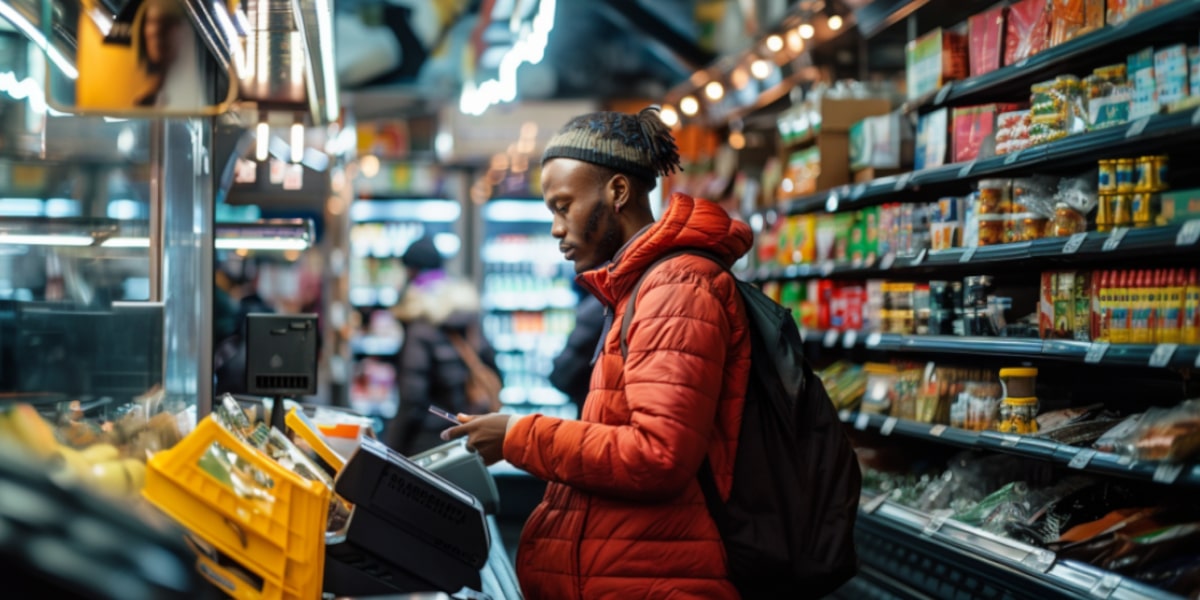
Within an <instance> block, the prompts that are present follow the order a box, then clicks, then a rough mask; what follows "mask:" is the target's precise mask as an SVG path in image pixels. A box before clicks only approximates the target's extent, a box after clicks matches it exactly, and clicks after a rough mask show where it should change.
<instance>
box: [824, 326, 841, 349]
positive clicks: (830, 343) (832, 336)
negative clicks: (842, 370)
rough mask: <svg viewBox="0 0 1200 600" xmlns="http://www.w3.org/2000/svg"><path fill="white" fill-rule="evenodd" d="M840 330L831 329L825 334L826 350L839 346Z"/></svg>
mask: <svg viewBox="0 0 1200 600" xmlns="http://www.w3.org/2000/svg"><path fill="white" fill-rule="evenodd" d="M837 339H838V330H836V329H830V330H829V331H826V332H825V340H824V344H825V347H826V348H832V347H834V346H836V345H837Z"/></svg>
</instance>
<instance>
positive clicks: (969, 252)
mask: <svg viewBox="0 0 1200 600" xmlns="http://www.w3.org/2000/svg"><path fill="white" fill-rule="evenodd" d="M978 249H979V247H978V246H970V247H968V248H967V249H966V250H963V253H962V255H961V256H959V257H958V262H960V263H969V262H971V260H972V259H974V258H975V251H976V250H978Z"/></svg>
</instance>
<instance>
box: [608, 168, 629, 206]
mask: <svg viewBox="0 0 1200 600" xmlns="http://www.w3.org/2000/svg"><path fill="white" fill-rule="evenodd" d="M605 191H606V192H607V193H608V200H609V202H611V203H612V206H613V210H615V211H616V212H621V209H623V208H625V207H626V205H628V204H629V201H630V199H632V197H633V190H632V187H631V186H630V185H629V178H628V177H626V176H625V175H622V174H620V173H617V174H616V175H614V176H613V177H612V179H609V180H608V189H607V190H605Z"/></svg>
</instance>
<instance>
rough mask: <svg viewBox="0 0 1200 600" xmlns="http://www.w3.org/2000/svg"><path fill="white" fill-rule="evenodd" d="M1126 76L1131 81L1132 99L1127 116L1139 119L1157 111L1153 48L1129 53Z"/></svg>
mask: <svg viewBox="0 0 1200 600" xmlns="http://www.w3.org/2000/svg"><path fill="white" fill-rule="evenodd" d="M1127 65H1128V67H1127V69H1126V72H1127V73H1128V77H1129V80H1130V82H1132V83H1133V100H1132V101H1131V102H1130V105H1129V118H1130V119H1140V118H1142V117H1145V116H1149V115H1153V114H1155V113H1157V112H1158V108H1159V104H1158V88H1157V86H1158V84H1157V81H1156V80H1155V78H1154V48H1146V49H1144V50H1141V51H1139V52H1135V53H1133V54H1130V55H1129V59H1128V61H1127Z"/></svg>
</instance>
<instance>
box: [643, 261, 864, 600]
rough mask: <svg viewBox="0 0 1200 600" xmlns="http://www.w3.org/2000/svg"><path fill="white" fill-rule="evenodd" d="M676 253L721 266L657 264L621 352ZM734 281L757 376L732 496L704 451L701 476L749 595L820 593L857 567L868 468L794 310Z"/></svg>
mask: <svg viewBox="0 0 1200 600" xmlns="http://www.w3.org/2000/svg"><path fill="white" fill-rule="evenodd" d="M680 254H694V255H696V256H702V257H704V258H707V259H709V260H712V261H713V262H716V263H717V264H718V265H721V266H722V268H725V265H724V263H723V262H722V261H721V260H720V259H718V258H717V257H716V256H713V255H712V254H710V253H708V252H705V251H702V250H695V249H684V250H678V251H674V252H671V253H668V254H667V255H665V256H663V257H661V258H659V259H658V260H656V261H655V262H654V263H653V264H651V265H650V266H649V267H648V268H647V269H646V272H645V273H642V276H641V278H640V279H638V282H637V283H636V284H635V285H634V287H633V292H632V293H631V299H630V302H629V306H628V308H627V309H626V313H625V315H624V316H623V317H622V322H621V355H622V356H625V355H626V354H627V353H628V351H629V348H628V345H627V343H626V338H627V337H628V334H629V325H630V323H631V322H632V321H633V316H634V308H635V307H634V304H635V303H636V301H637V294H638V290H639V289H640V288H641V286H642V281H643V280H644V279H645V278H646V275H647V274H648V273H649V272H650V271H651V270H653V269H654V267H656V266H658V265H659V264H660V263H662V262H663V261H665V260H667V259H669V258H672V257H674V256H678V255H680ZM730 276H731V277H732V276H733V275H732V274H730ZM734 281H736V283H737V287H738V292H739V293H740V294H741V296H742V300H743V302H744V304H745V306H746V318H747V321H748V324H749V328H750V347H751V353H750V363H751V373H750V377H749V380H750V381H749V386H748V389H747V390H746V401H745V408H744V409H743V413H742V426H741V432H740V434H739V437H738V447H737V456H736V458H735V459H734V468H733V488H732V490H731V492H730V495H729V500H728V501H727V502H722V501H721V497H720V495H719V494H718V493H717V487H716V482H715V480H714V479H713V474H712V467H711V466H710V465H709V464H708V459H707V458H705V460H704V464H703V465H702V466H701V467H700V472H699V473H698V475H697V477H698V478H699V480H700V487H701V488H702V489H703V490H704V498H705V502H706V503H707V505H708V511H709V513H710V514H711V515H712V517H713V520H714V521H715V522H716V524H717V528H718V529H719V530H720V532H721V539H722V541H723V542H724V545H725V553H726V555H727V557H728V562H729V565H728V566H729V574H730V578H731V580H732V581H733V583H734V585H735V586H736V587H737V589H738V591H739V592H740V593H741V595H742V597H743V598H746V599H756V598H796V597H805V598H819V597H821V596H824V595H827V594H829V593H831V592H833V591H834V590H836V589H837V588H838V587H840V586H841V585H842V584H843V583H845V582H846V581H848V580H849V579H850V578H851V577H853V576H854V575H855V573H857V571H858V557H857V554H856V553H855V550H854V521H855V517H856V516H857V514H858V500H859V493H860V489H861V487H862V475H861V474H860V472H859V468H858V461H857V459H856V458H855V454H854V449H853V448H852V447H851V446H850V441H849V439H847V437H846V434H845V432H844V431H843V429H842V425H841V422H840V420H839V419H838V417H837V413H836V412H835V411H834V408H833V403H832V402H831V401H830V400H829V395H828V394H827V393H826V391H825V386H824V385H823V384H822V383H821V380H820V379H819V378H817V377H816V375H815V374H813V371H812V369H811V368H810V367H809V366H808V363H807V362H806V361H805V360H804V352H803V343H802V340H801V339H800V331H799V330H798V329H797V328H796V322H795V321H794V320H793V319H792V315H791V312H790V311H788V310H787V309H786V308H784V307H782V306H780V305H779V304H778V303H776V302H775V301H773V300H771V299H770V298H768V297H767V296H765V295H764V294H763V293H762V292H761V291H759V289H758V288H756V287H755V286H753V285H751V284H749V283H746V282H744V281H741V280H739V279H737V278H736V277H734ZM798 594H799V595H798Z"/></svg>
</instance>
